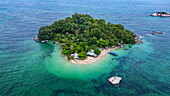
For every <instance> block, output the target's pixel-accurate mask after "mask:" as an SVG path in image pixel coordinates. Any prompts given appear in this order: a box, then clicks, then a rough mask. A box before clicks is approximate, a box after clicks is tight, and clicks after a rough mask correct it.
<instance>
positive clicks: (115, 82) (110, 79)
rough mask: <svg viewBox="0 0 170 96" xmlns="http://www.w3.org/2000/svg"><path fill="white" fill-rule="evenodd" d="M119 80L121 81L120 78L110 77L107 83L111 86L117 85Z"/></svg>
mask: <svg viewBox="0 0 170 96" xmlns="http://www.w3.org/2000/svg"><path fill="white" fill-rule="evenodd" d="M121 80H122V78H121V77H117V76H115V77H111V78H109V79H108V81H109V82H110V83H111V84H113V85H118V84H119V83H120V81H121Z"/></svg>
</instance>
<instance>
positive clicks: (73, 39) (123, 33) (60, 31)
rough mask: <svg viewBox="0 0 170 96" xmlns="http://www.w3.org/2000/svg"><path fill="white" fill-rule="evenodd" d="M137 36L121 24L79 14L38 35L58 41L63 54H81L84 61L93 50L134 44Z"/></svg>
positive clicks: (46, 28)
mask: <svg viewBox="0 0 170 96" xmlns="http://www.w3.org/2000/svg"><path fill="white" fill-rule="evenodd" d="M135 36H136V35H135V34H134V33H133V32H130V31H129V30H126V29H125V28H124V26H123V25H121V24H111V23H110V22H108V23H106V22H105V20H104V19H94V18H93V17H91V16H90V15H87V14H77V13H75V14H74V15H72V17H67V18H65V19H62V20H59V21H55V22H54V23H53V24H52V25H50V26H43V27H41V28H40V29H39V33H38V37H39V39H40V40H55V41H58V42H59V44H60V47H61V48H62V54H64V55H70V54H72V53H79V56H80V58H82V59H84V58H85V57H86V56H85V53H86V52H88V51H90V50H91V49H96V48H98V47H103V48H105V47H108V46H113V45H119V43H120V42H121V41H123V43H124V44H130V43H132V44H134V43H135V39H134V38H135ZM80 53H81V54H80Z"/></svg>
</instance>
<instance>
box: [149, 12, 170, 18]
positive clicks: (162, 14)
mask: <svg viewBox="0 0 170 96" xmlns="http://www.w3.org/2000/svg"><path fill="white" fill-rule="evenodd" d="M150 16H158V17H170V13H166V12H156V13H152V14H150Z"/></svg>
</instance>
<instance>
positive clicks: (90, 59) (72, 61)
mask: <svg viewBox="0 0 170 96" xmlns="http://www.w3.org/2000/svg"><path fill="white" fill-rule="evenodd" d="M113 49H114V48H109V49H107V50H106V49H104V50H103V51H101V53H100V55H99V56H98V57H96V58H94V57H90V56H87V58H86V59H85V60H77V59H74V60H70V62H71V63H75V64H91V63H94V62H96V61H97V60H100V59H102V58H104V57H105V56H106V55H107V54H108V52H109V51H112V50H113Z"/></svg>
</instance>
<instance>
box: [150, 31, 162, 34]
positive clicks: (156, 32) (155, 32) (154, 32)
mask: <svg viewBox="0 0 170 96" xmlns="http://www.w3.org/2000/svg"><path fill="white" fill-rule="evenodd" d="M163 33H164V32H158V31H152V34H163Z"/></svg>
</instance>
